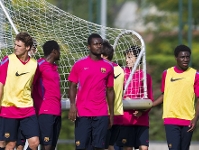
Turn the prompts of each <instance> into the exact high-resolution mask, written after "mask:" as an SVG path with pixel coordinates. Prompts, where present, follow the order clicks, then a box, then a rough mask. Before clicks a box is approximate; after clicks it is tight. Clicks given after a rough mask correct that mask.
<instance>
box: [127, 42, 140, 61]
mask: <svg viewBox="0 0 199 150" xmlns="http://www.w3.org/2000/svg"><path fill="white" fill-rule="evenodd" d="M140 52H141V48H140V46H137V45H132V46H131V47H130V48H129V49H127V50H126V51H125V52H124V55H127V54H129V53H133V55H134V56H135V57H136V58H137V57H138V56H139V54H140ZM141 63H142V59H141V60H140V64H141Z"/></svg>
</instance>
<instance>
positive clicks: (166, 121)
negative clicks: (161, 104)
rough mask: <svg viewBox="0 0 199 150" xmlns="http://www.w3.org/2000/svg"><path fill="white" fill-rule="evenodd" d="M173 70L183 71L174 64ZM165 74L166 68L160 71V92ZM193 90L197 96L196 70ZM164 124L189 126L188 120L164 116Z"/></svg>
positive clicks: (163, 85) (197, 76)
mask: <svg viewBox="0 0 199 150" xmlns="http://www.w3.org/2000/svg"><path fill="white" fill-rule="evenodd" d="M174 71H175V72H176V73H182V72H183V71H182V70H179V69H178V68H177V67H176V66H175V67H174ZM166 75H167V70H165V71H164V72H163V73H162V84H161V92H162V93H164V87H165V79H166ZM194 92H195V94H196V97H199V72H196V76H195V81H194ZM164 124H172V125H181V126H189V125H190V120H185V119H178V118H164Z"/></svg>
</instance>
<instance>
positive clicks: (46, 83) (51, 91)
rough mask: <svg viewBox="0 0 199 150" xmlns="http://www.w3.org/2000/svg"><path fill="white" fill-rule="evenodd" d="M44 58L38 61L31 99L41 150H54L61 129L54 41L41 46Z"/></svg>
mask: <svg viewBox="0 0 199 150" xmlns="http://www.w3.org/2000/svg"><path fill="white" fill-rule="evenodd" d="M43 52H44V58H41V59H39V60H38V64H39V72H40V75H39V80H37V81H38V82H36V84H35V85H34V89H33V99H34V102H35V108H36V111H37V114H38V121H39V127H40V144H41V146H42V150H54V149H55V147H56V145H57V141H58V137H59V133H60V129H61V90H60V75H59V72H58V66H57V65H56V64H55V61H58V60H59V59H60V47H59V45H58V43H57V42H56V41H53V40H52V41H47V42H46V43H45V44H44V45H43Z"/></svg>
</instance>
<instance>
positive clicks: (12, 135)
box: [2, 115, 39, 141]
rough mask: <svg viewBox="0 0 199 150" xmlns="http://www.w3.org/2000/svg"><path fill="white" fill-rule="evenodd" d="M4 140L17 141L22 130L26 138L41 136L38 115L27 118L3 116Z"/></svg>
mask: <svg viewBox="0 0 199 150" xmlns="http://www.w3.org/2000/svg"><path fill="white" fill-rule="evenodd" d="M2 120H3V140H4V141H17V138H18V131H19V130H21V132H22V134H23V135H24V136H25V138H26V139H29V138H31V137H34V136H38V137H39V126H38V121H37V117H36V115H33V116H30V117H26V118H20V119H18V118H17V119H16V118H3V117H2Z"/></svg>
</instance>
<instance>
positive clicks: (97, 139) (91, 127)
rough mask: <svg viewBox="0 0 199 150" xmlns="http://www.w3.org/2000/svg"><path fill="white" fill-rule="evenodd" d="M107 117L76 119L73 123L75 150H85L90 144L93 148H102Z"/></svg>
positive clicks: (107, 123) (107, 121) (106, 127)
mask: <svg viewBox="0 0 199 150" xmlns="http://www.w3.org/2000/svg"><path fill="white" fill-rule="evenodd" d="M108 125H109V117H108V116H103V117H77V119H76V121H75V144H76V149H85V148H86V147H88V145H89V144H90V143H91V145H92V146H93V147H95V148H102V149H103V148H104V147H105V139H106V133H107V129H108Z"/></svg>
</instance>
